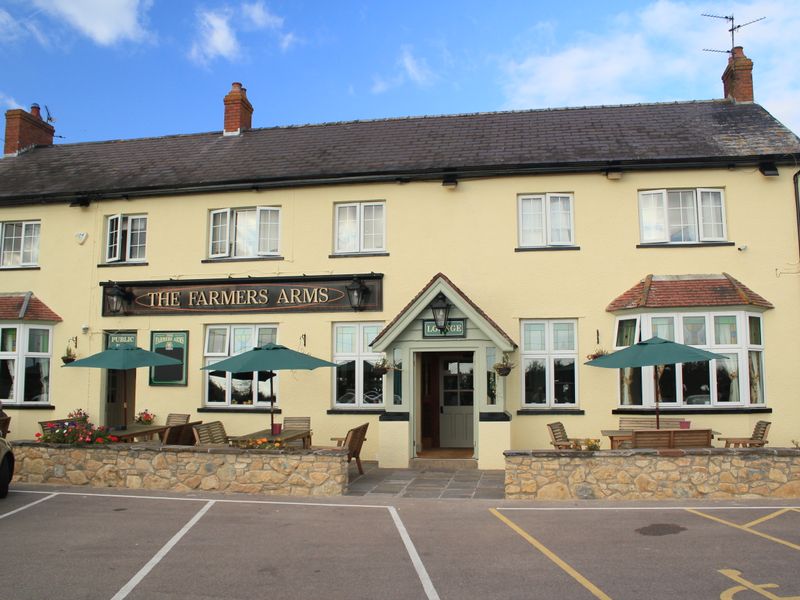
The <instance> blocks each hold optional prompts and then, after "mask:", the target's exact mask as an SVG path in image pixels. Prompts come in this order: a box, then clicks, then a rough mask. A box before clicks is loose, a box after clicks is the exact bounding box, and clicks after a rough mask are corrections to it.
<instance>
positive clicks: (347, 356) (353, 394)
mask: <svg viewBox="0 0 800 600" xmlns="http://www.w3.org/2000/svg"><path fill="white" fill-rule="evenodd" d="M382 328H383V325H382V324H381V323H336V324H334V326H333V362H335V363H337V364H338V365H339V366H338V367H337V368H336V369H335V370H334V378H335V384H334V399H333V402H334V405H335V406H340V407H350V408H373V407H378V406H383V382H384V375H383V374H382V373H377V372H375V368H374V366H375V363H376V362H377V361H378V360H380V359H381V358H383V354H381V353H379V352H373V351H372V349H371V348H370V344H371V343H372V340H374V339H375V336H377V335H378V333H379V332H380V330H381V329H382ZM395 376H396V377H398V378H399V377H400V374H399V373H395Z"/></svg>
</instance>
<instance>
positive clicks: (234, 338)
mask: <svg viewBox="0 0 800 600" xmlns="http://www.w3.org/2000/svg"><path fill="white" fill-rule="evenodd" d="M277 337H278V328H277V326H275V325H208V326H207V327H206V339H205V344H204V346H203V349H204V351H203V359H204V363H203V364H204V365H205V366H208V365H212V364H214V363H217V362H220V361H221V360H224V359H226V358H229V357H231V356H235V355H237V354H241V353H242V352H247V351H248V350H252V349H253V348H255V347H258V346H263V345H264V344H274V343H276V341H277ZM203 373H204V376H205V378H206V384H205V390H206V394H205V403H206V406H231V407H237V406H269V404H270V398H269V393H270V382H269V381H268V380H267V379H266V377H265V372H264V371H261V372H252V373H251V372H247V373H228V372H226V371H203ZM272 393H273V394H274V395H275V404H277V402H278V375H277V374H276V375H275V377H273V378H272Z"/></svg>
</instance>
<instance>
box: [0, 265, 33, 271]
mask: <svg viewBox="0 0 800 600" xmlns="http://www.w3.org/2000/svg"><path fill="white" fill-rule="evenodd" d="M41 270H42V267H39V266H36V267H0V271H41Z"/></svg>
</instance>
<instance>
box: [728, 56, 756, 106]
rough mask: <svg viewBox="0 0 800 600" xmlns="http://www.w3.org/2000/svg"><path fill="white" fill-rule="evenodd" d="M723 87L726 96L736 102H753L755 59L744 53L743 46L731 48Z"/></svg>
mask: <svg viewBox="0 0 800 600" xmlns="http://www.w3.org/2000/svg"><path fill="white" fill-rule="evenodd" d="M722 89H723V93H724V94H725V97H726V98H731V99H732V100H733V101H734V102H753V99H754V96H753V61H752V60H750V59H749V58H747V57H746V56H745V55H744V49H743V48H742V47H741V46H736V47H734V48H732V49H731V55H730V56H729V57H728V66H727V67H726V69H725V72H724V73H723V74H722Z"/></svg>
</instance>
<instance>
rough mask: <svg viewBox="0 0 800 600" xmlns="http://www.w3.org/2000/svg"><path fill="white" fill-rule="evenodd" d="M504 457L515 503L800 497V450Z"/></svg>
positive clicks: (508, 488)
mask: <svg viewBox="0 0 800 600" xmlns="http://www.w3.org/2000/svg"><path fill="white" fill-rule="evenodd" d="M504 454H505V457H506V482H505V486H506V498H508V499H525V500H573V499H582V500H662V499H665V498H671V499H681V498H714V499H716V498H800V450H795V449H788V448H771V449H765V448H752V449H738V448H737V449H721V448H718V449H696V450H695V449H693V450H601V451H598V452H586V451H574V450H573V451H556V450H534V451H527V452H526V451H511V450H509V451H506V452H505V453H504Z"/></svg>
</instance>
